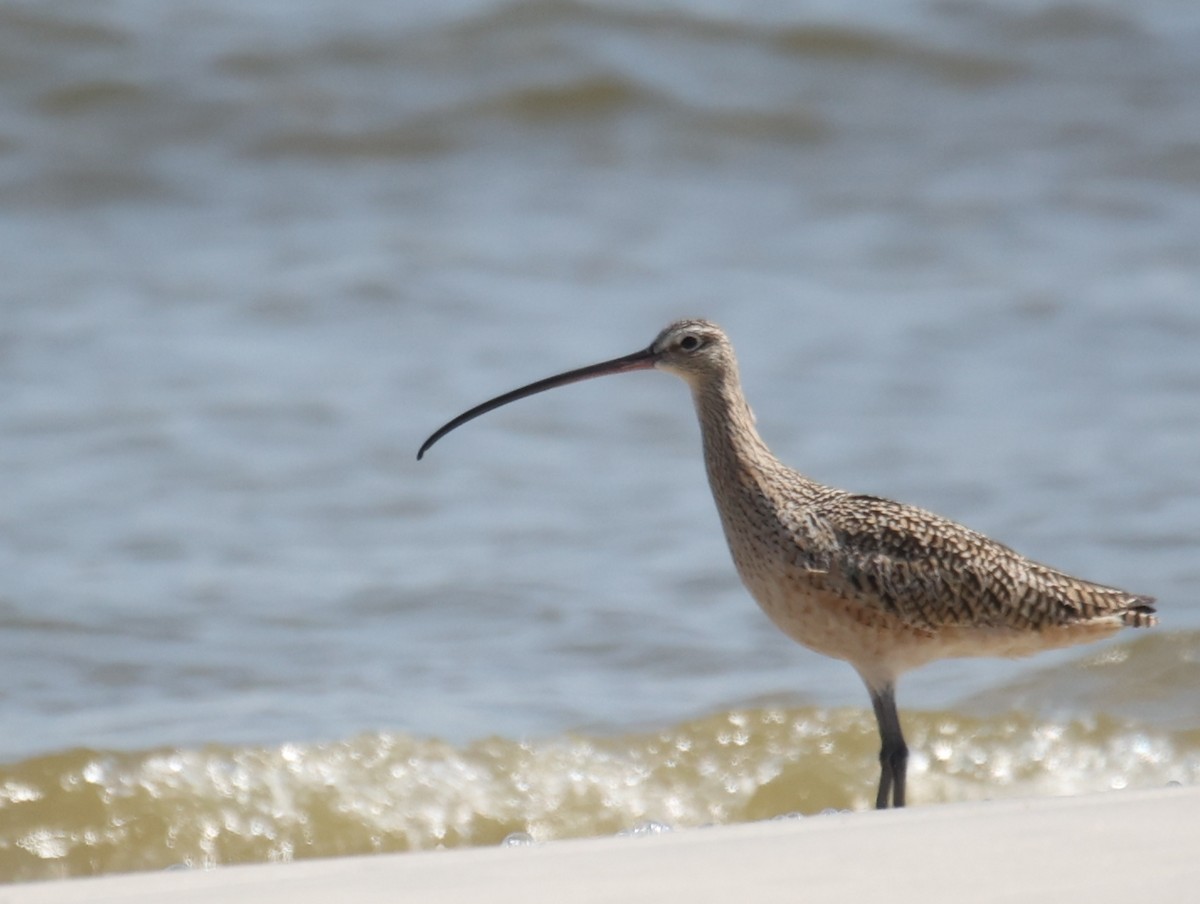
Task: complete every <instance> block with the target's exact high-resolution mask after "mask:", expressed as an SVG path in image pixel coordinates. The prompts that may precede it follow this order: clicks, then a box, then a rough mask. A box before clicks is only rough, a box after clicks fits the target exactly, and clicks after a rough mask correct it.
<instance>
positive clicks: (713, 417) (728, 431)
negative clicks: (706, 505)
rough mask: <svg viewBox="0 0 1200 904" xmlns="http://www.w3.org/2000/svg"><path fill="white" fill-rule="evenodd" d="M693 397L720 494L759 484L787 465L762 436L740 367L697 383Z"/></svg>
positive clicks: (710, 469) (706, 459)
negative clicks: (751, 407)
mask: <svg viewBox="0 0 1200 904" xmlns="http://www.w3.org/2000/svg"><path fill="white" fill-rule="evenodd" d="M692 400H693V402H694V403H695V405H696V414H697V416H698V417H699V419H700V433H701V436H702V437H703V440H704V462H705V465H706V467H707V469H708V479H709V483H710V484H712V488H713V492H714V493H716V494H717V495H718V496H719V495H722V491H725V492H728V491H729V490H731V489H732V488H733V485H738V486H742V487H745V486H747V485H748V484H759V483H760V482H761V480H762V479H763V478H766V477H769V476H770V474H772V473H773V472H774V471H775V470H776V469H777V468H782V467H783V466H782V465H781V464H780V463H779V461H778V459H776V458H775V456H774V455H772V454H771V450H770V449H768V448H767V444H766V443H765V442H763V440H762V437H760V436H759V435H758V430H757V429H756V428H755V426H754V414H753V412H751V410H750V406H749V405H748V404H747V403H746V398H745V396H744V395H743V394H742V387H741V383H740V382H739V380H738V375H737V371H736V370H732V371H730V372H729V373H726V374H722V375H721V376H719V377H717V378H714V379H712V380H708V381H705V382H703V383H698V384H696V385H693V386H692Z"/></svg>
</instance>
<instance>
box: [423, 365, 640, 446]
mask: <svg viewBox="0 0 1200 904" xmlns="http://www.w3.org/2000/svg"><path fill="white" fill-rule="evenodd" d="M657 360H658V355H657V354H656V353H655V351H654V348H653V347H651V348H646V349H642V350H641V351H640V352H634V353H633V354H632V355H624V356H623V357H620V358H613V359H612V360H611V361H601V362H600V363H599V364H591V365H589V366H588V367H580V368H579V369H577V370H569V371H567V372H566V373H563V374H558V375H557V376H554V377H546V379H544V380H538V381H537V382H536V383H530V384H529V385H528V386H522V387H521V388H520V389H514V390H512V391H511V392H506V393H504V395H500V396H496V398H494V399H491V400H490V401H487V402H484V403H483V404H482V405H476V406H475V407H474V408H472V409H471V410H470V411H464V412H463V413H462V414H460V415H459V416H458V417H456V418H454V420H452V421H449V422H447V423H445V424H443V425H442V426H441V427H438V429H437V430H435V431H433V433H432V435H430V437H429V439H427V440H425V442H423V443H422V444H421V448H420V449H419V450H417V460H418V461H420V460H421V457H422V456H424V454H425V453H426V452H428V451H429V447H430V446H432V445H433V444H434V443H436V442H437V441H438V440H439V439H441V438H442V437H443V436H445V435H446V434H447V433H449V432H450V431H451V430H454V429H455V428H456V427H461V426H462V425H463V424H465V423H466V422H467V421H471V420H474V419H475V418H477V417H479V415H481V414H487V413H488V412H489V411H491V410H493V409H495V408H499V407H500V406H501V405H507V404H508V403H509V402H515V401H516V400H517V399H523V398H525V397H526V396H531V395H535V394H536V393H539V392H545V391H546V390H547V389H553V388H554V387H555V386H566V385H567V384H568V383H578V382H579V381H580V380H590V379H591V378H592V377H603V376H607V375H608V374H623V373H625V372H627V371H630V370H648V369H650V368H652V367H654V362H655V361H657Z"/></svg>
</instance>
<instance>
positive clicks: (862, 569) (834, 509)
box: [824, 495, 1153, 630]
mask: <svg viewBox="0 0 1200 904" xmlns="http://www.w3.org/2000/svg"><path fill="white" fill-rule="evenodd" d="M824 514H825V516H826V518H827V520H828V523H829V527H830V529H831V530H832V531H833V532H834V534H835V535H836V538H837V544H836V547H835V549H836V553H835V555H834V567H835V568H836V570H837V571H838V572H839V573H840V576H841V578H842V579H843V580H845V581H846V582H847V583H848V584H849V585H850V586H851V587H853V588H854V589H855V590H857V591H858V592H859V594H860V595H862V596H865V597H868V598H874V599H875V600H877V601H878V604H879V605H880V606H881V607H882V608H884V609H885V610H887V611H888V612H889V613H891V614H893V615H895V616H897V617H899V618H901V619H903V620H904V621H905V622H906V623H908V624H911V625H913V626H914V627H919V628H927V629H937V628H940V627H950V626H967V625H969V626H973V627H995V628H1011V629H1018V630H1038V629H1041V628H1045V627H1049V626H1052V625H1066V624H1072V623H1078V622H1086V621H1091V620H1093V619H1097V618H1102V617H1111V616H1113V615H1120V616H1124V615H1125V613H1126V612H1132V610H1135V609H1139V608H1141V609H1146V608H1148V611H1150V612H1152V611H1153V609H1152V607H1150V606H1149V604H1150V603H1152V602H1153V601H1152V600H1151V599H1150V598H1149V597H1140V596H1137V595H1135V594H1130V593H1126V592H1125V591H1123V590H1117V589H1116V588H1112V587H1105V586H1102V585H1099V584H1092V583H1090V582H1087V581H1081V580H1079V579H1077V578H1073V577H1071V576H1070V575H1067V574H1064V573H1062V572H1059V571H1055V570H1054V569H1052V568H1048V567H1046V566H1044V565H1039V564H1038V563H1036V562H1032V561H1030V560H1029V559H1026V558H1025V557H1024V556H1022V555H1020V554H1019V553H1017V552H1014V551H1013V550H1012V549H1010V548H1008V547H1007V546H1004V545H1003V544H1001V543H997V542H996V541H994V540H992V539H990V538H988V537H986V536H984V535H983V534H981V533H978V532H977V531H973V530H971V529H970V528H967V527H964V526H963V525H961V524H957V523H956V522H953V521H950V520H948V519H946V518H942V517H940V516H938V515H934V514H932V513H931V512H927V511H924V510H923V509H918V508H915V507H913V506H908V505H902V504H901V503H898V502H893V501H891V500H889V499H882V498H880V497H876V496H852V495H846V496H844V497H842V498H841V499H840V500H838V501H835V502H834V503H833V504H831V505H827V506H825V507H824ZM1128 623H1130V624H1132V623H1133V622H1128Z"/></svg>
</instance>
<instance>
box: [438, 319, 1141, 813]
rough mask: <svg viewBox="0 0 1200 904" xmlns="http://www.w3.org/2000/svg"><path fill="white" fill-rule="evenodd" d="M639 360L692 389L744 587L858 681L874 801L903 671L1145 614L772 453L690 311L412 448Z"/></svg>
mask: <svg viewBox="0 0 1200 904" xmlns="http://www.w3.org/2000/svg"><path fill="white" fill-rule="evenodd" d="M651 367H657V368H659V369H661V370H666V371H669V372H671V373H674V374H676V375H677V376H679V377H681V378H682V379H683V380H685V381H686V382H687V383H688V385H689V386H690V387H691V390H692V399H693V402H694V403H695V406H696V413H697V415H698V417H699V420H700V428H701V435H702V438H703V443H704V460H705V465H706V468H707V471H708V480H709V485H710V486H711V488H712V492H713V497H714V499H715V500H716V503H717V510H718V511H719V512H720V516H721V523H722V526H723V527H724V530H725V538H726V540H727V541H728V543H729V549H730V552H731V553H732V554H733V560H734V563H735V565H736V566H737V570H738V574H739V575H740V576H741V578H742V581H743V582H744V583H745V585H746V587H747V588H748V589H749V591H750V593H751V595H753V596H754V598H755V600H757V602H758V604H759V605H760V606H761V607H762V609H763V611H764V612H766V614H767V615H768V616H769V617H770V618H771V620H772V621H773V622H774V623H775V624H776V625H777V626H778V627H779V628H780V629H781V630H782V631H783V632H784V633H785V634H787V635H788V636H789V637H791V638H792V639H793V640H795V641H797V642H799V643H801V644H803V645H804V646H806V647H809V648H810V649H813V650H816V651H817V652H819V653H824V654H825V655H827V656H832V657H835V658H837V659H844V660H845V661H847V662H849V663H850V664H851V665H852V666H854V668H855V669H856V670H857V671H858V673H859V675H861V676H862V679H863V681H864V682H865V683H866V685H867V689H868V691H869V692H870V694H871V701H872V704H873V706H874V709H875V715H876V719H877V720H878V723H879V731H880V736H881V739H882V742H883V745H882V750H881V752H880V763H881V774H880V783H879V791H878V795H877V797H876V806H877V807H880V808H882V807H886V806H888V805H889V804H890V805H893V806H903V805H904V801H905V766H906V763H907V757H908V750H907V747H906V745H905V743H904V738H903V735H902V733H901V730H900V720H899V716H898V714H897V712H896V705H895V696H894V694H895V684H896V680H897V679H898V678H899V676H900V675H901V674H903V673H904V672H905V671H908V670H909V669H912V668H916V667H918V666H921V665H924V664H925V663H927V662H930V661H932V660H935V659H943V658H947V657H958V656H985V655H987V656H991V655H994V656H1024V655H1028V654H1031V653H1035V652H1038V651H1040V650H1048V649H1053V648H1056V647H1064V646H1069V645H1072V644H1076V643H1083V642H1087V641H1091V640H1098V639H1100V638H1102V637H1105V636H1108V635H1109V634H1111V633H1113V632H1114V631H1116V630H1118V629H1119V628H1121V627H1123V626H1132V627H1139V628H1140V627H1149V626H1151V625H1154V624H1155V623H1156V618H1155V616H1154V600H1153V598H1151V597H1148V596H1141V595H1138V594H1134V593H1127V592H1126V591H1124V590H1118V589H1116V588H1114V587H1106V586H1103V585H1101V584H1094V583H1091V582H1089V581H1084V580H1080V579H1078V578H1074V577H1071V576H1070V575H1067V574H1064V573H1063V572H1061V571H1056V570H1055V569H1053V568H1049V567H1047V566H1045V565H1040V564H1038V563H1036V562H1033V561H1031V560H1029V559H1027V558H1025V557H1024V556H1022V555H1020V554H1019V553H1016V552H1014V551H1013V550H1011V549H1009V548H1008V547H1007V546H1003V545H1002V544H1000V543H997V542H996V541H994V540H991V539H989V538H988V537H986V536H984V535H983V534H980V533H978V532H976V531H973V530H971V529H969V528H967V527H964V526H962V525H961V524H957V523H955V522H953V521H950V520H947V519H946V518H942V517H940V516H938V515H935V514H932V513H931V512H927V511H924V510H923V509H919V508H915V507H913V506H908V505H902V504H900V503H897V502H892V501H891V500H888V499H882V498H879V497H877V496H864V495H858V494H854V493H848V492H846V491H844V490H838V489H834V488H832V487H827V486H823V485H821V484H819V483H816V482H814V481H812V480H810V479H809V478H807V477H805V476H804V475H802V474H800V473H798V472H796V471H794V470H792V469H791V468H788V467H786V466H785V465H783V464H782V463H781V462H780V461H779V460H778V459H777V458H775V456H774V455H772V454H771V451H770V450H769V449H768V448H767V446H766V444H765V443H764V442H763V441H762V439H761V438H760V437H759V435H758V431H757V430H756V429H755V426H754V417H753V415H752V414H751V412H750V408H749V407H748V406H747V404H746V401H745V398H744V396H743V394H742V389H741V384H740V382H739V378H738V367H737V360H736V358H735V356H734V353H733V346H732V345H731V344H730V342H729V340H728V338H727V337H726V336H725V334H724V333H723V332H722V331H721V329H720V328H719V327H717V326H716V325H715V324H712V323H709V322H708V321H705V320H682V321H679V322H677V323H674V324H672V325H671V326H669V327H667V328H666V329H665V330H663V331H662V332H661V333H660V334H659V335H658V337H657V338H656V339H655V340H654V342H653V343H652V344H651V345H650V347H649V348H647V349H645V350H644V351H641V352H635V353H634V354H632V355H626V356H625V357H623V358H617V359H614V360H612V361H606V362H603V363H601V364H596V365H592V366H590V367H585V368H581V369H579V370H575V371H570V372H568V373H565V374H561V375H559V376H556V377H550V378H547V379H545V380H540V381H538V382H537V383H533V384H530V385H529V386H526V387H523V388H521V389H517V390H514V391H512V392H510V393H506V394H505V395H502V396H499V397H497V398H495V399H492V400H491V401H489V402H485V403H484V404H482V405H479V406H477V407H475V408H472V409H471V410H470V411H467V412H465V413H463V414H461V415H459V416H458V417H457V418H455V419H454V420H452V421H450V422H449V423H448V424H446V425H445V426H443V427H442V428H440V429H439V430H438V431H436V432H435V433H434V434H433V435H432V436H431V437H430V438H429V439H428V440H426V441H425V444H424V445H423V446H422V447H421V450H420V452H418V454H417V457H418V458H420V457H421V456H422V455H424V453H425V451H426V450H427V449H428V448H429V447H430V446H431V445H433V443H435V442H436V441H437V440H438V439H440V438H441V437H442V436H444V435H445V434H446V433H448V432H450V431H451V430H453V429H454V428H456V427H458V426H460V425H461V424H463V423H465V422H466V421H468V420H471V419H472V418H474V417H478V416H479V415H481V414H483V413H485V412H487V411H490V410H492V409H493V408H496V407H499V406H500V405H503V404H506V403H508V402H511V401H514V400H516V399H518V398H523V397H524V396H527V395H532V394H533V393H536V392H541V391H543V390H546V389H550V388H553V387H554V386H561V385H563V384H565V383H571V382H575V381H577V380H583V379H588V378H590V377H595V376H601V375H604V374H609V373H621V372H624V371H629V370H641V369H646V368H651Z"/></svg>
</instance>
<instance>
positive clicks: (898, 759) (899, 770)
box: [870, 684, 908, 810]
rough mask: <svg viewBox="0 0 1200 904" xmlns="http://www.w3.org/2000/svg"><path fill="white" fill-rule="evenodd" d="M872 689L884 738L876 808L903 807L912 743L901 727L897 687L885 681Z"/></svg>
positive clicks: (881, 734)
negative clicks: (882, 684)
mask: <svg viewBox="0 0 1200 904" xmlns="http://www.w3.org/2000/svg"><path fill="white" fill-rule="evenodd" d="M870 690H871V705H872V706H874V707H875V721H876V722H878V723H879V738H880V740H881V741H882V742H883V746H882V747H881V748H880V750H879V794H878V795H877V796H876V798H875V809H877V810H886V809H887V808H888V806H889V805H890V806H893V807H903V806H904V779H905V774H906V771H907V769H908V745H907V744H905V743H904V735H903V734H902V733H901V731H900V715H899V714H898V713H897V712H896V695H895V688H894V687H893V686H892V685H891V684H885V685H884V686H883V687H882V688H878V689H876V688H871V689H870Z"/></svg>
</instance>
